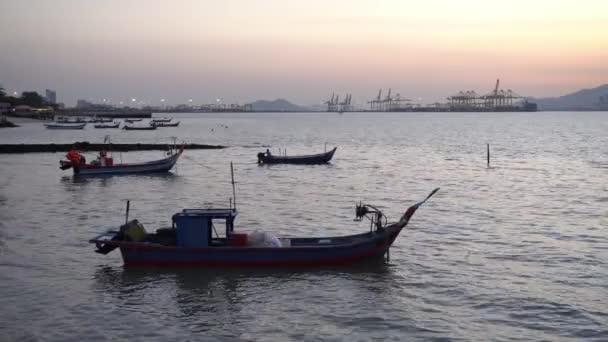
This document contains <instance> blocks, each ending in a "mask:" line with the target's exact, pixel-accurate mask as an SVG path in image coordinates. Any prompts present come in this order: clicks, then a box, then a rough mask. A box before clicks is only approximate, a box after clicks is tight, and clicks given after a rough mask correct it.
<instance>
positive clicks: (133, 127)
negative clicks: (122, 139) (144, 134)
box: [122, 125, 156, 131]
mask: <svg viewBox="0 0 608 342" xmlns="http://www.w3.org/2000/svg"><path fill="white" fill-rule="evenodd" d="M122 129H125V130H127V131H151V130H155V129H156V125H151V126H142V127H136V126H124V127H123V128H122Z"/></svg>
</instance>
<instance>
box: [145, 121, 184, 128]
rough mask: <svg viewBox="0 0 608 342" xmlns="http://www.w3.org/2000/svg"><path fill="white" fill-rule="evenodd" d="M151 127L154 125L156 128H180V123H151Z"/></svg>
mask: <svg viewBox="0 0 608 342" xmlns="http://www.w3.org/2000/svg"><path fill="white" fill-rule="evenodd" d="M150 125H153V126H156V127H177V126H179V121H176V122H173V123H168V122H163V121H159V122H151V123H150Z"/></svg>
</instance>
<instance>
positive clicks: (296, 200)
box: [0, 112, 608, 341]
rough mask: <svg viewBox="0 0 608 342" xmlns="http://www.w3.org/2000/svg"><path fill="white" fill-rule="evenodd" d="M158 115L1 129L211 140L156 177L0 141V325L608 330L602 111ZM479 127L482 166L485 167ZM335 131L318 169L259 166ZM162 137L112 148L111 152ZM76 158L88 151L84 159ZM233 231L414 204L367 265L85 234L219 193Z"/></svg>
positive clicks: (530, 334) (449, 336)
mask: <svg viewBox="0 0 608 342" xmlns="http://www.w3.org/2000/svg"><path fill="white" fill-rule="evenodd" d="M176 117H179V119H180V120H181V122H182V123H181V125H180V127H177V128H164V129H159V130H157V131H149V132H147V131H143V132H125V131H118V130H116V131H113V130H94V129H93V128H92V127H88V128H87V129H86V130H84V131H51V130H45V129H43V127H42V124H40V123H31V124H24V125H23V126H22V127H20V128H15V129H3V130H1V131H0V143H15V142H19V143H21V142H22V143H32V142H56V143H69V142H74V141H83V140H87V141H91V142H93V141H95V142H99V141H102V140H103V137H104V135H106V134H109V135H110V136H111V139H112V141H113V142H170V141H171V137H173V136H175V137H178V139H179V140H180V141H181V140H184V141H186V142H196V143H209V144H222V145H226V146H229V148H227V149H224V150H209V151H205V150H199V151H186V152H185V154H184V156H183V158H182V159H180V161H179V162H178V165H177V168H176V169H174V170H173V172H172V173H170V174H167V175H152V176H120V177H105V178H86V179H78V178H73V177H72V176H71V173H70V172H68V171H61V170H59V168H58V160H59V159H60V158H61V157H62V156H63V154H27V155H0V160H1V161H2V162H1V163H0V171H1V175H2V177H1V178H0V340H7V341H13V340H14V341H17V340H19V341H82V340H87V341H97V340H108V339H110V340H133V341H167V340H175V341H186V340H190V341H198V340H256V341H302V340H310V341H313V340H331V341H353V340H354V341H359V340H361V341H367V340H395V341H406V340H408V341H411V340H441V341H450V340H478V341H486V340H497V341H513V340H521V341H529V340H552V341H553V340H564V341H567V340H572V341H581V340H585V341H589V340H597V341H602V340H603V341H606V340H608V305H607V303H608V300H607V298H608V232H607V229H608V113H599V112H596V113H549V112H541V113H407V114H405V113H404V114H374V113H345V114H344V115H336V114H318V113H317V114H313V113H308V114H255V115H254V114H216V115H179V116H177V115H176ZM486 143H490V144H491V149H492V156H493V157H492V167H491V168H487V167H486V160H485V158H486V154H485V153H486ZM325 144H327V148H328V149H329V148H332V147H333V146H338V151H337V153H336V155H335V157H334V160H333V161H332V163H331V164H329V165H322V166H296V165H276V166H258V165H256V164H255V162H256V154H257V153H258V152H260V151H264V150H265V149H266V148H270V149H271V151H273V152H274V153H275V154H276V153H278V151H279V150H278V149H279V148H281V150H282V151H283V150H284V149H287V153H288V154H299V153H314V152H321V151H323V150H324V149H325ZM161 155H162V154H161V152H159V151H152V152H138V153H123V154H114V158H115V159H117V160H119V161H120V160H122V161H123V162H128V161H138V160H149V159H155V158H159V157H160V156H161ZM92 157H93V155H92V154H90V155H89V158H92ZM230 161H233V162H234V163H235V172H236V180H237V182H238V184H237V203H238V206H239V210H240V216H239V218H238V220H237V229H240V230H245V231H252V230H266V231H269V232H274V233H278V234H282V235H289V236H308V235H342V234H353V233H356V232H362V231H365V230H366V229H368V226H367V224H365V223H357V222H353V221H352V219H353V217H354V204H355V202H356V201H359V200H363V201H364V202H367V203H371V204H375V205H377V206H379V207H380V208H382V209H383V210H384V211H385V213H386V214H387V215H388V216H389V218H393V219H396V218H397V217H398V216H399V214H400V213H401V212H402V211H403V210H404V209H406V208H407V207H408V206H409V205H411V204H413V203H414V202H416V201H418V200H421V199H422V198H424V196H426V195H427V193H428V192H430V191H431V190H432V189H433V188H435V187H441V191H440V192H439V193H438V194H437V195H436V196H435V197H433V198H432V199H431V200H430V201H429V202H428V203H427V205H425V206H424V207H422V208H421V209H420V210H419V211H418V212H417V213H416V215H415V216H414V218H413V219H412V221H411V222H410V226H409V229H407V230H405V231H403V232H402V233H401V235H400V236H399V238H398V239H397V240H396V242H395V245H394V247H393V248H392V249H391V261H390V263H389V264H387V265H386V266H384V267H379V268H369V267H364V268H361V267H350V268H337V269H280V270H260V269H249V270H248V269H244V270H243V269H241V270H225V269H211V270H204V269H194V268H165V269H158V268H129V269H126V268H123V266H122V260H121V258H120V254H119V253H117V252H114V253H112V254H110V255H107V256H102V255H98V254H95V253H94V252H93V246H92V245H90V244H88V243H87V241H88V239H90V238H91V237H93V236H94V235H95V234H96V233H98V232H101V231H103V230H104V229H106V227H116V226H118V225H119V224H121V222H123V220H124V206H125V200H126V199H130V200H131V217H135V218H138V219H139V220H140V221H142V222H143V223H144V225H145V226H146V227H148V228H149V229H150V230H152V229H156V228H158V227H161V226H166V225H168V224H169V223H170V217H171V215H172V214H173V213H174V212H177V211H179V210H181V209H182V208H192V207H205V206H208V205H211V204H215V205H227V203H228V200H229V198H230V197H231V191H232V190H231V186H230V168H229V162H230Z"/></svg>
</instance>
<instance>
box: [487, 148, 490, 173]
mask: <svg viewBox="0 0 608 342" xmlns="http://www.w3.org/2000/svg"><path fill="white" fill-rule="evenodd" d="M487 148H488V168H489V167H490V144H487Z"/></svg>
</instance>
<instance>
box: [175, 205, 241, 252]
mask: <svg viewBox="0 0 608 342" xmlns="http://www.w3.org/2000/svg"><path fill="white" fill-rule="evenodd" d="M236 215H237V212H236V209H184V210H182V212H180V213H177V214H175V215H173V218H172V220H173V226H174V228H175V233H176V244H177V246H179V247H209V246H218V245H220V246H221V245H225V244H226V242H227V239H226V238H228V237H230V236H232V235H235V234H232V233H233V231H234V220H235V218H236ZM216 222H217V223H220V222H222V223H223V224H224V225H225V235H224V237H220V235H219V233H218V231H217V229H216V225H215V224H214V223H216ZM214 235H215V237H214Z"/></svg>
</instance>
